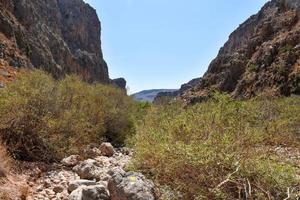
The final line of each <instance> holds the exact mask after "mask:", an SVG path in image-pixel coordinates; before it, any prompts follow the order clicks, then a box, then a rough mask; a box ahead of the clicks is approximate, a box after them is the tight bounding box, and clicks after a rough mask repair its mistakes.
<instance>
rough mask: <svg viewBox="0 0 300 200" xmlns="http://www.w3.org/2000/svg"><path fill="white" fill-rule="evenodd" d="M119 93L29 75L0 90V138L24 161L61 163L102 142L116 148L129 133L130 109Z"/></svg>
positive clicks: (130, 104) (98, 86) (70, 80)
mask: <svg viewBox="0 0 300 200" xmlns="http://www.w3.org/2000/svg"><path fill="white" fill-rule="evenodd" d="M124 93H125V92H124V91H122V90H120V89H117V88H115V87H112V86H108V85H102V84H88V83H85V82H83V81H81V80H80V79H79V78H78V77H76V76H67V77H66V78H65V79H63V80H60V81H56V80H54V79H53V78H52V77H51V76H50V75H47V74H46V73H44V72H42V71H33V72H29V73H27V74H24V75H23V76H22V77H20V78H19V79H18V80H17V81H16V82H15V83H11V84H9V85H8V86H7V87H6V88H5V89H3V90H1V91H0V136H1V137H2V139H3V141H4V142H5V144H6V145H7V148H8V150H9V151H10V152H11V153H12V155H13V156H14V157H15V158H19V159H25V160H42V161H53V160H57V159H61V158H62V157H64V156H66V155H70V154H73V153H80V151H81V150H82V148H83V147H84V146H85V145H87V144H90V143H101V141H103V140H110V141H112V142H114V143H118V144H121V143H123V142H124V140H125V139H126V137H127V136H129V135H131V134H132V133H133V132H134V126H133V121H132V116H131V115H132V108H133V106H134V104H133V101H132V99H131V98H130V97H128V96H126V95H125V94H124Z"/></svg>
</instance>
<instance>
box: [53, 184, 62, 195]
mask: <svg viewBox="0 0 300 200" xmlns="http://www.w3.org/2000/svg"><path fill="white" fill-rule="evenodd" d="M53 191H54V192H55V193H62V192H63V191H64V188H63V187H62V186H61V185H58V186H55V187H54V188H53Z"/></svg>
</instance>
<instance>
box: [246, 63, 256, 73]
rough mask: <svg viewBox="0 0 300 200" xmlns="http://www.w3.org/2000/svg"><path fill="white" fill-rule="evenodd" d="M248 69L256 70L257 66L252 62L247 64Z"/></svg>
mask: <svg viewBox="0 0 300 200" xmlns="http://www.w3.org/2000/svg"><path fill="white" fill-rule="evenodd" d="M248 69H249V71H250V72H257V70H258V66H257V65H256V64H254V63H249V64H248Z"/></svg>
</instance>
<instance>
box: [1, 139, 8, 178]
mask: <svg viewBox="0 0 300 200" xmlns="http://www.w3.org/2000/svg"><path fill="white" fill-rule="evenodd" d="M9 170H10V158H9V156H8V154H7V152H6V148H5V147H4V145H2V144H1V143H0V179H1V178H3V177H5V176H6V175H7V173H8V172H9Z"/></svg>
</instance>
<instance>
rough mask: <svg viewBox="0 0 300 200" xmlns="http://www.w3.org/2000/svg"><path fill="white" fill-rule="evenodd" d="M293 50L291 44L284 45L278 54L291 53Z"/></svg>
mask: <svg viewBox="0 0 300 200" xmlns="http://www.w3.org/2000/svg"><path fill="white" fill-rule="evenodd" d="M293 49H294V46H293V45H291V44H286V45H285V46H283V47H281V48H280V49H279V52H280V53H286V52H291V51H293Z"/></svg>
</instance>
